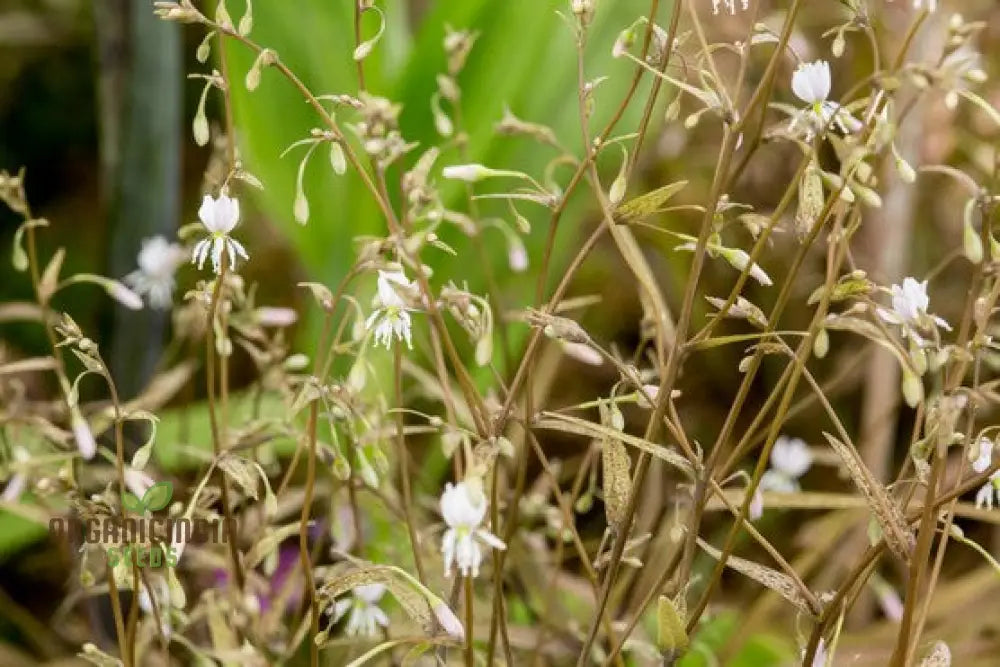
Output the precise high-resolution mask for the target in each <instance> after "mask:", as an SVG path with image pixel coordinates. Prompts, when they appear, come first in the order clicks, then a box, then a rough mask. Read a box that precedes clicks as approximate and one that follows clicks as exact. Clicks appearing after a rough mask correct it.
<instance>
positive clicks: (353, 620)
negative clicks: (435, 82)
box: [333, 584, 389, 637]
mask: <svg viewBox="0 0 1000 667" xmlns="http://www.w3.org/2000/svg"><path fill="white" fill-rule="evenodd" d="M384 594H385V586H383V585H382V584H365V585H364V586H356V587H355V588H354V590H352V591H351V597H350V598H347V599H344V600H338V601H337V604H335V605H334V607H333V620H334V622H336V621H339V620H340V619H341V618H342V617H343V616H344V614H346V613H347V612H350V615H349V616H348V617H347V627H346V628H345V630H344V632H345V633H347V635H348V636H349V637H355V636H358V635H361V636H364V637H373V636H375V634H376V633H377V632H378V628H379V627H383V628H386V627H389V617H388V616H386V614H385V612H384V611H382V609H381V608H379V606H378V601H379V600H381V599H382V596H383V595H384Z"/></svg>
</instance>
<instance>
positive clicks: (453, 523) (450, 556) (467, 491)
mask: <svg viewBox="0 0 1000 667" xmlns="http://www.w3.org/2000/svg"><path fill="white" fill-rule="evenodd" d="M441 515H442V516H443V517H444V521H445V523H446V524H448V529H447V530H446V531H445V533H444V536H443V537H442V538H441V552H442V554H443V555H444V573H445V576H448V575H450V574H451V566H452V564H456V565H458V571H459V573H461V574H462V576H465V577H468V576H472V577H475V576H478V574H479V565H480V564H481V563H482V562H483V553H482V551H481V550H480V547H479V541H482V542H483V543H484V544H486V545H488V546H491V547H493V548H494V549H505V548H506V545H504V543H503V542H502V541H500V539H499V538H498V537H497V536H496V535H494V534H493V533H491V532H489V531H488V530H486V529H485V528H480V527H479V524H481V523H482V522H483V519H484V518H485V517H486V497H485V496H484V495H483V493H482V491H481V490H480V491H476V492H474V491H473V490H472V489H471V488H470V487H469V484H468V483H467V482H459V483H458V484H450V483H449V484H446V485H445V488H444V493H442V494H441ZM477 539H478V541H477Z"/></svg>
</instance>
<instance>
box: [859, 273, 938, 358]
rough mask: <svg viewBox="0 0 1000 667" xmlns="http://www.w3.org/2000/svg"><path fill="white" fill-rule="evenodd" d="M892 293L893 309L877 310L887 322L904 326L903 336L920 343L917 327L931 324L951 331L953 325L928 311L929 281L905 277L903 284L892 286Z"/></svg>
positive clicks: (921, 327)
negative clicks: (908, 336) (910, 337)
mask: <svg viewBox="0 0 1000 667" xmlns="http://www.w3.org/2000/svg"><path fill="white" fill-rule="evenodd" d="M890 293H891V295H892V310H885V309H884V308H879V309H878V310H877V311H876V312H877V313H878V315H879V317H881V318H882V319H883V320H885V321H886V322H889V323H892V324H898V325H900V326H901V327H902V332H903V336H904V337H905V336H907V335H910V336H912V337H913V338H914V340H915V341H916V342H917V343H918V344H919V343H922V342H923V339H922V338H921V337H920V335H919V334H917V333H916V329H926V328H928V327H929V326H930V325H931V324H934V325H937V326H939V327H941V328H942V329H945V330H947V331H951V326H950V325H949V324H948V323H947V322H946V321H945V320H944V319H942V318H940V317H938V316H937V315H931V314H930V313H928V312H927V308H928V307H929V306H930V298H929V297H928V296H927V281H926V280H925V281H923V282H918V281H917V280H916V279H915V278H904V279H903V284H902V285H893V286H892V287H891V288H890Z"/></svg>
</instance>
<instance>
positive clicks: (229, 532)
mask: <svg viewBox="0 0 1000 667" xmlns="http://www.w3.org/2000/svg"><path fill="white" fill-rule="evenodd" d="M226 267H227V264H226V261H225V258H223V261H222V263H221V265H220V270H219V274H218V275H217V276H216V277H215V286H214V287H213V289H212V300H211V303H210V305H209V309H208V335H207V336H206V337H205V386H206V390H207V394H208V422H209V426H210V429H211V432H212V451H213V453H214V454H215V458H216V459H218V458H219V457H221V456H222V455H223V453H224V452H225V451H226V450H227V449H228V448H229V447H228V444H227V443H226V425H225V424H220V423H219V415H218V413H217V402H216V397H215V388H216V387H215V385H216V379H215V368H216V358H215V357H216V338H215V318H216V314H217V313H218V311H219V303H220V301H221V295H222V289H223V284H224V283H225V281H226ZM223 335H225V332H223ZM215 475H216V479H217V480H218V483H219V489H220V491H221V496H222V497H221V501H222V513H223V516H224V517H225V519H226V520H225V524H226V528H225V529H226V537H227V539H226V542H227V543H228V546H229V561H230V569H231V570H232V574H233V581H234V582H235V584H236V587H237V589H238V590H240V591H242V590H243V587H244V585H245V583H246V576H245V575H244V573H243V563H242V562H241V561H240V554H239V550H238V545H237V543H236V540H237V534H236V522H235V520H234V519H233V516H232V506H231V505H230V504H229V480H228V478H227V477H226V475H225V473H223V471H222V469H221V468H219V467H216V469H215Z"/></svg>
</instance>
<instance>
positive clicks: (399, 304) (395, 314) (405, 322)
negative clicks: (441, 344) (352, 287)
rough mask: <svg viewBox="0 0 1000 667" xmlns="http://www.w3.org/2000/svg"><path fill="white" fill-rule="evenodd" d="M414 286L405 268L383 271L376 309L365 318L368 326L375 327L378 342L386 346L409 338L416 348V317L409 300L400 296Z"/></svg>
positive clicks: (408, 340)
mask: <svg viewBox="0 0 1000 667" xmlns="http://www.w3.org/2000/svg"><path fill="white" fill-rule="evenodd" d="M412 289H413V283H411V282H410V281H409V280H408V279H407V278H406V275H405V274H404V273H403V272H402V271H381V270H380V271H379V272H378V284H377V288H376V293H375V298H374V300H373V301H372V305H374V306H375V311H374V312H373V313H372V314H371V315H369V316H368V319H367V321H365V328H367V329H368V330H371V329H373V328H374V330H375V344H376V345H378V344H382V345H384V346H385V349H387V350H388V349H390V348H391V347H392V339H393V338H396V339H397V340H405V341H406V346H407V347H408V348H410V349H411V350H412V349H413V334H412V331H411V329H412V324H413V322H412V319H411V318H410V312H409V310H410V309H409V308H408V307H407V305H406V301H405V300H404V299H403V297H402V296H400V292H402V293H403V294H405V293H406V292H408V291H411V290H412Z"/></svg>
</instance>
